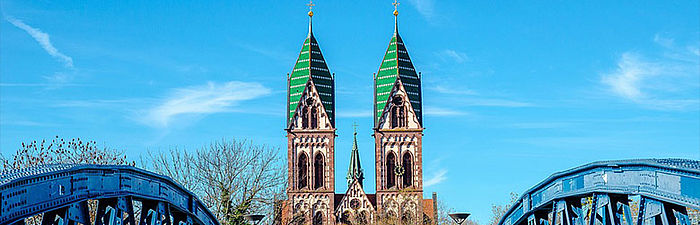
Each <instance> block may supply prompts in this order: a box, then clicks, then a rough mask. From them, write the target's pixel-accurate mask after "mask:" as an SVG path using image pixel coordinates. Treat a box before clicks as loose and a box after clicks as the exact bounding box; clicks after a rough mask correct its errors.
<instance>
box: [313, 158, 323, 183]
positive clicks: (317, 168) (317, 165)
mask: <svg viewBox="0 0 700 225" xmlns="http://www.w3.org/2000/svg"><path fill="white" fill-rule="evenodd" d="M323 164H324V163H323V155H322V154H321V153H318V154H316V157H315V158H314V179H315V180H314V188H316V189H318V188H322V187H323V181H324V180H325V179H324V177H323V168H324V165H323Z"/></svg>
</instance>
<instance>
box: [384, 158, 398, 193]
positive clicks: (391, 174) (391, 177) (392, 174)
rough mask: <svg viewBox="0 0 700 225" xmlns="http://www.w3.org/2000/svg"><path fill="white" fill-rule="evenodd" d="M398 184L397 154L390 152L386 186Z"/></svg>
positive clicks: (387, 161)
mask: <svg viewBox="0 0 700 225" xmlns="http://www.w3.org/2000/svg"><path fill="white" fill-rule="evenodd" d="M394 186H396V155H394V153H393V152H389V155H388V156H387V157H386V187H387V188H392V187H394Z"/></svg>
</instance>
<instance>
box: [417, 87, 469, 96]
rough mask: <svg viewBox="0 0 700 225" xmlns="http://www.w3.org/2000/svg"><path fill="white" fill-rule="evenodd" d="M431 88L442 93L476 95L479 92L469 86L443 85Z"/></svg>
mask: <svg viewBox="0 0 700 225" xmlns="http://www.w3.org/2000/svg"><path fill="white" fill-rule="evenodd" d="M428 89H429V90H433V91H436V92H438V93H440V94H456V95H476V94H477V92H476V91H474V90H471V89H467V88H456V87H445V86H442V85H438V86H434V87H429V88H428Z"/></svg>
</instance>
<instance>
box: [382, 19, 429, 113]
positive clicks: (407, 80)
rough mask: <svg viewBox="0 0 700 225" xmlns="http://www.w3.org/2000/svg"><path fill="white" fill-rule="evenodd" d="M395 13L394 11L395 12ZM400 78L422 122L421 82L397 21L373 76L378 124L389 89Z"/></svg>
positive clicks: (391, 88)
mask: <svg viewBox="0 0 700 225" xmlns="http://www.w3.org/2000/svg"><path fill="white" fill-rule="evenodd" d="M395 15H396V13H395ZM397 80H400V82H401V83H402V84H403V87H404V89H405V90H406V92H407V95H408V99H409V100H410V102H411V106H412V107H413V110H414V111H415V112H416V116H418V122H419V123H421V125H422V124H423V116H422V103H421V82H420V77H419V76H418V73H417V72H416V69H415V67H413V62H412V61H411V58H410V57H409V56H408V51H407V50H406V46H405V45H404V43H403V40H402V39H401V36H400V35H399V29H398V24H397V22H395V23H394V35H393V36H392V37H391V41H390V42H389V47H388V48H387V49H386V53H385V54H384V59H383V60H382V64H381V65H380V66H379V72H377V74H376V75H375V78H374V97H375V98H374V99H375V100H374V122H375V126H376V125H378V122H379V119H380V118H381V117H382V112H383V111H384V107H385V106H386V104H387V102H388V99H389V95H390V94H391V91H392V90H393V89H394V86H396V81H397Z"/></svg>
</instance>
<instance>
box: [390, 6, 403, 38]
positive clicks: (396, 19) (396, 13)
mask: <svg viewBox="0 0 700 225" xmlns="http://www.w3.org/2000/svg"><path fill="white" fill-rule="evenodd" d="M391 4H392V5H394V35H398V33H399V5H400V4H401V3H399V0H394V3H391Z"/></svg>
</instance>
